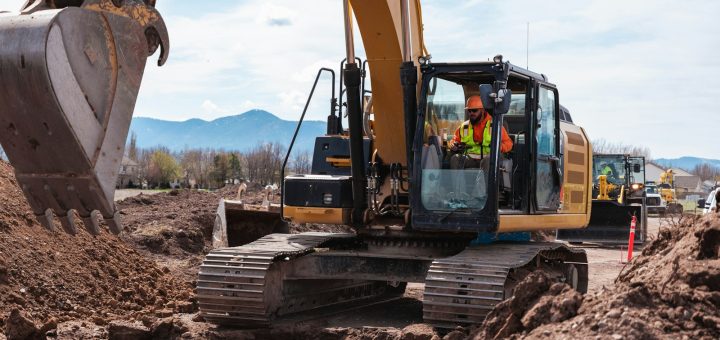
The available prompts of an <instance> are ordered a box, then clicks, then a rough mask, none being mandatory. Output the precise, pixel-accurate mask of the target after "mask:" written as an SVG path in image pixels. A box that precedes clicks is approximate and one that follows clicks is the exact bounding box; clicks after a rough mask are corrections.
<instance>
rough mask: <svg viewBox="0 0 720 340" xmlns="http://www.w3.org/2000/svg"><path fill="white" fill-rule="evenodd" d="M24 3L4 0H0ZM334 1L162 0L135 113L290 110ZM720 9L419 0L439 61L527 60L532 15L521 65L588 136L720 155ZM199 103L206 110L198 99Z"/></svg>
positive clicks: (663, 150)
mask: <svg viewBox="0 0 720 340" xmlns="http://www.w3.org/2000/svg"><path fill="white" fill-rule="evenodd" d="M23 3H24V1H22V0H0V8H8V9H17V8H19V7H20V6H21V5H22V4H23ZM341 7H342V2H341V1H336V0H314V1H311V2H307V1H291V0H277V1H272V2H269V1H263V0H247V1H243V2H233V1H223V0H218V1H217V2H213V5H212V6H208V5H206V4H204V3H194V2H188V1H179V0H161V1H158V9H159V10H160V11H161V13H163V15H164V16H165V19H166V22H167V25H168V28H169V30H170V35H171V36H170V38H171V51H170V59H169V61H168V63H167V64H166V66H165V67H162V68H157V67H156V66H155V65H154V63H152V62H150V63H148V67H147V69H146V76H145V79H144V80H143V85H142V89H141V93H140V97H139V99H138V104H137V109H136V112H137V114H138V115H143V116H153V117H157V118H162V119H172V120H182V119H187V118H192V117H198V116H200V115H202V116H203V118H205V119H212V118H217V117H218V116H220V115H225V114H226V113H223V112H228V113H227V114H235V113H240V112H243V111H244V110H248V109H253V108H260V109H265V110H268V111H270V112H273V113H275V114H277V115H279V116H280V117H282V118H285V119H297V117H298V116H299V114H300V112H301V110H302V108H303V107H304V104H305V100H306V98H307V96H308V94H309V92H310V88H311V86H312V81H313V80H314V78H315V74H316V72H317V69H318V68H319V67H323V66H324V67H330V68H333V69H335V70H336V71H338V70H337V68H338V66H339V61H340V59H342V58H343V54H344V40H343V27H342V18H341V13H342V8H341ZM716 13H720V3H719V2H715V1H709V0H708V1H700V0H689V1H685V2H682V3H680V2H677V1H670V0H658V1H620V0H611V1H606V0H589V1H575V0H563V1H553V2H548V1H544V2H538V1H532V0H511V1H504V2H496V1H482V0H472V1H459V0H425V1H423V14H424V23H425V39H426V45H427V47H428V49H429V51H430V52H431V53H432V54H433V61H434V62H446V61H472V60H475V61H477V60H486V59H487V58H490V57H492V56H493V55H495V54H496V53H501V54H503V55H504V56H505V57H506V60H510V61H512V62H513V63H515V64H517V65H521V66H524V65H525V63H526V49H525V47H526V27H527V26H526V25H527V23H528V22H530V51H529V52H530V60H529V65H530V68H531V69H532V70H534V71H537V72H542V73H544V74H547V75H548V76H549V78H550V80H551V81H552V82H553V83H555V84H557V85H558V88H559V89H560V99H561V102H562V103H563V105H565V106H567V107H568V108H569V109H570V110H571V112H572V114H573V118H574V119H575V121H576V122H577V123H578V124H580V125H582V126H584V127H585V129H586V130H587V131H588V133H589V134H590V136H591V137H592V138H605V139H607V140H616V141H618V142H622V143H625V144H644V145H646V146H648V147H650V148H651V149H652V150H653V153H654V156H656V157H674V156H680V155H690V154H692V155H697V156H704V157H710V158H720V148H717V147H698V146H703V145H717V142H716V141H715V140H714V139H713V137H712V136H714V135H715V134H716V131H715V130H716V128H715V127H714V126H713V125H714V124H715V123H716V122H717V121H718V119H717V118H716V115H717V113H720V112H719V111H718V109H717V104H716V103H715V101H716V100H715V99H716V98H717V97H718V95H720V85H718V84H717V82H716V79H719V78H720V60H719V59H717V58H715V56H717V55H718V54H719V52H720V35H718V34H715V33H714V32H720V22H718V21H717V20H715V16H716V15H715V14H716ZM356 39H357V41H356V51H357V54H358V55H359V56H363V55H364V53H363V52H362V44H361V41H360V35H359V34H356ZM153 59H154V58H153ZM338 76H339V74H338ZM328 83H329V82H328V80H327V79H325V78H323V80H322V81H321V82H320V83H319V85H318V88H317V89H316V94H315V98H314V99H313V102H312V104H311V105H310V109H309V110H308V119H324V118H325V116H326V115H327V108H328V100H327V99H328V93H329V84H328ZM206 100H207V101H208V103H209V104H213V105H214V107H211V106H210V105H205V106H204V107H203V106H199V105H198V103H204V102H205V101H206Z"/></svg>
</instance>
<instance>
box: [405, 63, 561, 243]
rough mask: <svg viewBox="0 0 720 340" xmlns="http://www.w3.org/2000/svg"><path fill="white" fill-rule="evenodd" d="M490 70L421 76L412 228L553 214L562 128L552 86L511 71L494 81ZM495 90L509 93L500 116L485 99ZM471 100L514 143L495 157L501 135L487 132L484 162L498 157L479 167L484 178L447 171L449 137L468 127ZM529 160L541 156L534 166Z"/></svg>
mask: <svg viewBox="0 0 720 340" xmlns="http://www.w3.org/2000/svg"><path fill="white" fill-rule="evenodd" d="M493 67H495V65H491V64H485V65H472V66H471V65H462V64H461V65H460V66H458V65H457V64H447V65H446V66H445V65H433V67H432V70H428V71H427V72H426V73H425V74H424V75H425V77H424V80H423V87H422V97H421V104H420V105H421V107H420V110H419V111H420V113H424V117H423V120H424V123H423V124H418V125H419V126H421V128H422V131H418V134H421V135H422V139H421V142H422V145H416V150H421V151H420V152H419V154H418V155H417V156H416V158H418V159H419V162H418V161H416V166H417V167H418V168H419V169H420V172H421V174H420V176H416V177H417V178H418V179H417V181H418V182H419V183H417V184H418V186H419V187H420V190H419V196H420V199H419V201H420V204H418V205H416V206H415V209H416V210H420V212H419V215H420V218H419V219H416V220H415V222H417V221H420V222H421V223H420V225H422V220H424V219H425V218H426V217H427V218H428V219H432V218H431V217H429V216H430V215H432V214H437V215H439V216H440V218H442V219H452V218H458V219H459V221H458V223H460V224H464V223H465V222H464V221H462V220H463V219H464V217H463V216H465V218H467V219H468V220H467V221H466V222H467V223H468V224H472V222H470V220H471V219H473V220H474V218H477V217H478V216H480V219H481V220H485V221H487V223H488V224H491V222H490V221H492V220H493V219H496V218H497V216H498V214H500V215H502V214H527V213H532V212H535V211H540V210H555V211H556V210H557V209H558V207H559V199H560V197H559V193H560V183H561V176H562V169H561V166H562V164H561V162H560V152H559V135H558V133H557V131H558V130H559V121H560V119H559V116H558V113H559V111H560V110H559V104H558V101H557V92H556V90H555V89H554V87H552V85H550V84H546V83H544V81H545V78H544V77H543V76H542V75H535V74H532V72H529V71H527V70H523V69H521V68H517V67H515V66H513V65H511V64H507V66H506V67H507V69H508V70H510V71H509V72H508V73H507V74H501V75H500V76H498V74H497V73H496V72H494V69H493ZM444 68H448V70H447V71H446V70H444ZM498 83H500V84H502V86H505V87H506V89H507V90H508V91H507V94H506V95H505V98H503V100H504V101H506V103H505V105H504V106H505V107H506V108H505V109H504V110H502V111H503V112H504V113H502V112H501V113H500V114H498V112H493V110H496V111H497V109H493V105H494V103H493V98H492V97H490V98H487V96H486V95H484V93H483V92H487V91H483V89H488V88H489V89H492V88H493V86H497V84H498ZM491 91H492V90H491ZM473 95H480V96H481V97H482V98H483V103H484V104H485V105H484V107H486V108H488V112H489V113H490V114H491V115H493V124H501V126H502V127H503V128H504V129H505V130H506V131H507V134H508V137H509V138H510V139H511V140H512V142H513V146H512V149H511V150H510V151H509V152H506V153H500V149H499V142H498V141H495V139H496V136H499V135H500V134H499V133H497V132H496V131H497V130H496V129H493V131H494V132H493V133H492V136H493V137H492V139H493V140H492V142H491V146H492V147H491V154H490V155H484V157H489V159H493V158H494V157H495V155H496V154H499V157H497V161H496V163H495V164H497V165H495V166H492V165H491V166H490V167H484V168H485V169H487V170H485V169H483V167H477V166H474V167H464V166H460V167H458V166H457V165H455V166H452V165H451V159H452V157H453V155H454V154H455V152H453V151H452V150H451V147H450V146H451V144H452V142H451V141H452V139H453V136H454V134H455V131H456V130H457V129H458V128H459V127H460V126H461V124H463V122H464V121H466V120H467V119H468V117H467V113H466V111H465V102H466V100H467V98H469V97H470V96H473ZM528 98H530V99H529V100H528ZM535 98H538V99H537V101H536V100H535ZM416 140H417V141H419V139H416ZM531 152H537V154H538V155H539V157H538V158H537V162H536V163H534V164H533V162H532V158H530V154H531ZM491 164H492V162H491ZM528 187H531V188H530V190H527V188H528ZM490 188H492V189H493V190H491V189H490ZM494 188H497V190H494ZM418 208H419V209H418ZM426 212H427V215H426V214H425V213H426ZM479 224H482V223H477V222H476V223H475V228H477V226H478V225H479ZM413 225H414V227H417V226H418V224H417V223H413ZM470 228H472V227H471V226H468V229H470ZM461 229H462V227H461ZM489 229H492V228H489ZM476 230H477V229H476ZM478 231H483V230H478ZM485 231H492V230H485Z"/></svg>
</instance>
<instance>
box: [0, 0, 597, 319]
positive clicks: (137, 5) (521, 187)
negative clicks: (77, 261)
mask: <svg viewBox="0 0 720 340" xmlns="http://www.w3.org/2000/svg"><path fill="white" fill-rule="evenodd" d="M343 18H344V23H345V42H346V44H345V48H346V59H345V61H344V62H343V63H341V65H342V66H341V67H342V68H343V70H342V73H341V74H340V78H341V80H340V83H342V87H341V90H340V91H338V95H335V93H334V92H335V91H333V95H332V99H331V108H330V114H329V116H328V126H327V135H325V136H321V137H318V139H317V140H316V143H315V152H314V159H313V167H312V173H311V174H307V175H292V176H287V177H285V178H284V182H283V185H282V186H281V189H282V195H281V198H282V202H281V204H280V207H279V211H280V214H279V216H278V217H280V218H282V219H283V220H285V221H287V222H289V223H327V224H345V225H350V226H352V227H353V228H354V230H355V233H353V234H331V233H302V234H294V235H293V234H281V233H276V234H269V235H266V236H263V237H261V238H259V239H257V240H255V241H253V242H250V243H245V242H246V240H244V239H242V238H241V237H240V238H238V237H236V236H237V235H232V234H233V233H234V232H240V233H242V232H243V231H242V230H241V229H232V230H231V229H227V230H222V223H221V224H220V225H219V227H218V226H216V230H215V231H216V235H214V236H217V239H216V240H214V241H217V242H218V244H222V245H224V247H221V248H217V249H215V250H213V251H211V252H210V253H209V254H208V255H207V256H206V258H205V259H204V261H203V263H202V265H201V268H200V272H199V276H198V280H197V300H198V302H199V306H200V314H201V315H202V316H203V318H205V319H206V320H208V321H211V322H215V323H219V324H229V325H236V326H237V325H239V326H258V325H269V324H272V323H274V322H277V321H281V320H284V319H286V318H292V316H293V315H298V314H305V313H307V312H308V311H311V310H317V309H325V308H331V309H342V308H343V306H345V305H346V304H347V303H354V304H357V303H362V302H370V301H373V300H375V299H382V298H385V297H392V296H397V295H398V294H402V292H403V290H404V287H405V284H406V283H407V282H422V283H424V284H425V292H424V296H423V316H424V319H425V320H426V322H428V323H431V324H433V325H435V326H437V327H444V328H454V327H455V326H456V325H473V324H479V323H481V322H482V321H483V319H484V318H485V316H486V315H487V313H488V312H489V311H490V310H492V308H493V307H494V306H495V305H496V304H498V303H499V302H501V301H503V300H504V299H505V298H507V297H509V296H511V295H512V294H513V291H514V287H515V285H516V284H517V282H518V281H520V280H522V279H523V278H524V277H525V276H526V275H527V274H528V273H530V272H532V271H535V270H543V271H546V272H548V273H549V274H550V275H551V276H552V277H553V278H555V279H556V280H558V281H563V282H567V283H569V284H570V285H572V286H573V287H575V288H576V289H577V290H579V291H585V290H587V285H588V269H587V256H586V254H585V252H584V251H582V250H580V249H576V248H571V247H568V246H566V245H565V244H563V243H556V242H531V241H530V236H529V232H532V231H541V230H550V229H563V228H583V227H585V226H587V224H588V221H589V218H590V210H591V188H592V180H591V164H592V156H591V146H590V142H589V139H588V137H587V135H586V134H585V131H584V130H583V129H582V128H581V127H579V126H577V125H575V124H573V123H572V119H570V117H569V114H567V112H566V111H565V110H564V109H563V108H562V107H561V106H560V102H559V92H558V89H557V87H556V86H555V85H554V84H552V83H550V82H549V80H548V78H547V77H546V76H545V75H543V74H540V73H535V72H532V71H529V70H526V69H523V68H521V67H518V66H516V65H513V64H511V63H509V62H507V61H505V60H503V58H502V56H500V55H497V56H495V57H494V58H492V59H491V60H490V61H478V62H462V63H437V62H431V61H430V55H429V53H427V51H426V49H425V46H424V42H423V35H422V16H421V10H420V4H419V1H417V0H415V1H411V0H400V1H397V0H371V1H369V0H363V1H358V0H355V1H350V0H345V1H344V10H343ZM353 18H354V20H353ZM354 22H357V25H358V28H359V31H360V33H361V35H362V40H363V44H364V46H365V54H366V56H367V60H365V61H362V60H360V58H358V57H356V55H355V47H354V41H355V40H354V37H353V31H354V30H353V23H354ZM0 41H2V44H0V69H1V70H2V72H0V77H1V78H2V79H1V81H0V86H2V87H3V91H0V96H2V99H3V104H4V105H3V106H2V107H1V108H0V126H2V127H3V128H4V129H5V131H6V132H4V133H3V134H2V135H0V143H2V146H3V148H4V149H5V150H6V151H7V155H8V157H9V158H10V161H11V163H12V164H13V165H15V167H16V173H17V177H18V182H19V183H20V185H21V186H22V188H23V191H24V193H25V195H26V197H27V198H28V201H29V202H30V205H31V206H32V209H33V211H34V212H35V214H36V215H37V216H38V218H39V219H40V221H41V222H42V223H43V225H45V226H46V227H48V228H49V229H52V228H53V225H54V218H53V215H57V216H59V217H60V220H61V224H62V226H63V227H64V229H65V230H66V231H67V232H70V233H74V232H76V227H75V221H74V217H73V216H74V215H75V213H74V212H75V211H76V212H77V214H78V215H79V216H80V217H81V218H82V219H83V220H84V221H85V223H84V224H85V225H86V227H88V230H89V231H90V232H91V233H97V232H99V224H98V220H97V218H98V216H96V215H98V213H99V214H100V215H101V216H102V217H103V218H104V219H105V221H106V222H107V223H108V225H109V227H110V229H111V230H112V231H114V232H119V231H120V230H121V229H120V228H121V226H120V225H119V222H118V221H117V219H116V216H117V215H115V207H114V205H113V203H112V193H113V185H111V184H112V183H114V180H115V177H116V176H117V169H118V168H119V161H120V158H121V156H122V152H123V146H124V142H125V138H126V135H127V130H128V126H129V123H130V117H131V114H132V110H133V107H134V103H135V100H136V96H137V90H138V87H139V84H140V80H141V77H142V70H143V66H144V62H145V59H146V57H147V55H148V54H151V53H152V52H154V51H155V50H156V49H157V48H158V46H160V47H161V54H160V64H162V63H163V62H164V60H165V58H166V57H167V53H168V46H169V45H168V36H167V32H166V30H165V27H164V25H163V23H162V18H161V17H160V15H159V14H158V13H157V11H155V9H154V1H152V0H146V1H141V0H87V1H81V0H76V1H59V0H56V1H42V0H37V1H31V2H29V3H28V4H27V5H25V6H24V7H23V9H22V13H21V14H19V15H16V14H0ZM482 59H484V58H482ZM326 73H330V74H332V75H333V85H334V71H332V70H330V69H322V70H320V71H319V72H318V77H317V78H316V80H315V84H317V82H318V80H319V79H320V75H322V74H326ZM367 78H369V79H370V85H371V87H370V88H371V90H369V89H366V88H365V83H366V79H367ZM313 93H314V87H313V91H311V97H312V95H313ZM366 94H369V95H370V96H371V101H365V100H364V98H365V95H366ZM475 95H477V96H480V97H481V98H482V102H483V107H484V108H485V109H486V110H487V111H489V112H490V113H491V114H492V115H493V119H492V123H491V125H490V127H489V128H488V131H487V134H488V135H489V136H491V137H490V138H491V142H490V144H489V145H488V146H487V147H488V148H489V150H490V151H489V152H488V153H487V154H484V155H483V156H484V158H487V160H489V162H488V166H487V168H471V167H460V168H456V167H451V166H450V162H449V160H450V158H451V157H452V156H453V151H452V149H451V148H450V147H449V140H450V138H451V137H452V135H453V132H454V131H455V129H456V128H457V127H459V126H460V125H461V124H462V123H463V122H464V121H465V120H467V117H466V112H465V110H464V108H465V102H466V100H467V99H468V98H469V97H470V96H475ZM338 97H340V100H338ZM343 97H345V100H344V101H343ZM309 100H310V99H309ZM309 100H308V101H309ZM339 103H344V105H339ZM343 107H346V109H345V112H344V113H345V115H346V116H347V125H348V129H347V130H346V129H345V128H343V116H344V115H343V112H342V111H343V110H342V108H343ZM338 108H340V110H339V111H338ZM306 110H307V108H306ZM304 115H305V112H303V115H302V116H301V118H300V123H299V125H298V128H299V126H300V124H302V121H303V118H304ZM503 128H504V129H505V130H506V131H507V134H508V136H509V138H512V141H513V144H514V145H513V148H512V150H511V151H510V152H508V153H505V154H501V152H500V139H501V135H502V134H501V133H502V130H503ZM293 144H294V138H293V141H292V142H291V144H290V147H289V150H292V147H293ZM283 169H284V165H283ZM269 212H271V210H268V211H263V212H262V213H269ZM273 228H275V226H272V227H270V228H268V230H271V229H273ZM238 240H241V241H238Z"/></svg>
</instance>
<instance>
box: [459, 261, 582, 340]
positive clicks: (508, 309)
mask: <svg viewBox="0 0 720 340" xmlns="http://www.w3.org/2000/svg"><path fill="white" fill-rule="evenodd" d="M515 292H516V293H515V295H514V296H513V297H511V298H510V299H508V300H505V301H503V302H501V303H500V304H498V305H497V306H495V308H494V309H493V310H492V312H490V314H489V315H488V316H487V318H486V319H485V322H484V323H483V325H482V326H481V327H479V328H478V329H476V330H475V331H474V332H471V335H470V337H474V338H479V339H504V338H508V337H510V336H511V335H514V334H517V333H523V332H527V331H530V330H533V329H535V328H537V327H539V326H541V325H544V324H548V323H553V322H560V321H564V320H567V319H569V318H571V317H573V316H575V315H576V314H577V311H578V308H579V307H580V305H581V304H582V299H583V298H582V295H581V294H580V293H578V292H577V291H575V290H573V289H572V288H571V287H570V286H569V285H567V284H564V283H558V282H553V280H552V279H551V278H550V277H549V276H548V275H547V274H545V273H544V272H541V271H536V272H533V273H530V274H529V275H528V276H527V277H526V278H525V279H523V280H522V281H520V283H518V285H517V286H516V288H515Z"/></svg>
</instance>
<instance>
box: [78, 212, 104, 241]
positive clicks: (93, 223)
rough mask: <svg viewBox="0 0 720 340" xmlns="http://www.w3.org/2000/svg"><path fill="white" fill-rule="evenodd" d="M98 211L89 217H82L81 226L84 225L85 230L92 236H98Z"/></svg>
mask: <svg viewBox="0 0 720 340" xmlns="http://www.w3.org/2000/svg"><path fill="white" fill-rule="evenodd" d="M98 214H99V213H98V211H97V210H95V211H93V212H91V213H90V216H84V217H82V220H83V224H85V230H87V231H88V233H90V234H92V235H93V236H97V235H99V234H100V222H99V221H98Z"/></svg>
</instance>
